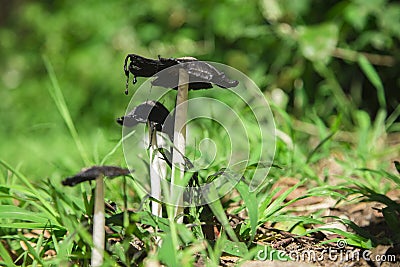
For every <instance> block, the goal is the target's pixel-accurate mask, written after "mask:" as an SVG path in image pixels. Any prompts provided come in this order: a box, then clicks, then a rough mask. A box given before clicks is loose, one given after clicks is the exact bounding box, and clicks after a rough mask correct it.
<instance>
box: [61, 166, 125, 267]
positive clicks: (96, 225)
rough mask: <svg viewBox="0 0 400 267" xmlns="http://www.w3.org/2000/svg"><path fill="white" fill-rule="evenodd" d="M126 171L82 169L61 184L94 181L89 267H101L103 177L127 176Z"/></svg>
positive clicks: (103, 232) (113, 168)
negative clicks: (91, 246) (91, 244)
mask: <svg viewBox="0 0 400 267" xmlns="http://www.w3.org/2000/svg"><path fill="white" fill-rule="evenodd" d="M129 174H130V171H129V170H128V169H124V168H120V167H115V166H93V167H90V168H87V169H83V170H82V171H81V172H79V173H78V174H76V175H74V176H72V177H68V178H67V179H65V180H64V181H62V184H63V185H64V186H75V185H77V184H79V183H82V182H85V181H91V180H96V187H95V202H94V213H93V234H92V236H93V250H92V259H91V266H102V264H103V258H104V239H105V229H104V228H105V217H104V181H103V178H104V177H105V176H107V177H110V178H113V177H117V176H126V175H129Z"/></svg>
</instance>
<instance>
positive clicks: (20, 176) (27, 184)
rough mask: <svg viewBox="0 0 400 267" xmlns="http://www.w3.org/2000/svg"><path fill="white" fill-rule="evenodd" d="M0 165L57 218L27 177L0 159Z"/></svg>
mask: <svg viewBox="0 0 400 267" xmlns="http://www.w3.org/2000/svg"><path fill="white" fill-rule="evenodd" d="M0 164H1V165H3V166H4V167H5V168H7V169H8V170H9V171H11V172H12V173H14V174H15V176H16V177H17V178H18V179H19V180H21V182H22V183H24V184H25V185H26V186H27V187H28V188H29V190H30V191H31V192H32V193H33V194H34V196H35V197H36V198H37V199H38V200H39V201H40V202H41V204H42V205H43V206H44V207H45V208H46V210H47V211H48V212H49V213H50V214H51V215H52V216H53V217H54V218H57V212H56V211H55V210H54V208H53V206H52V205H51V204H50V203H49V202H48V201H47V200H46V199H44V198H43V196H42V193H41V192H39V190H37V188H36V187H35V186H33V185H32V184H31V182H30V181H29V180H28V178H27V177H25V176H24V175H23V174H22V173H20V172H19V171H17V170H16V169H14V168H12V167H11V166H10V165H9V164H8V163H6V162H5V161H3V160H1V159H0Z"/></svg>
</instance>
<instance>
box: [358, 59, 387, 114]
mask: <svg viewBox="0 0 400 267" xmlns="http://www.w3.org/2000/svg"><path fill="white" fill-rule="evenodd" d="M357 61H358V64H359V65H360V68H361V69H362V71H363V72H364V74H365V75H366V76H367V78H368V80H369V81H370V82H371V83H372V85H373V86H374V87H375V89H376V93H377V95H378V102H379V106H380V107H381V109H386V99H385V90H384V88H383V84H382V80H381V78H380V77H379V74H378V73H377V72H376V70H375V68H374V67H373V66H372V64H371V63H370V62H369V61H368V59H367V58H366V57H365V56H364V55H362V54H359V56H358V60H357Z"/></svg>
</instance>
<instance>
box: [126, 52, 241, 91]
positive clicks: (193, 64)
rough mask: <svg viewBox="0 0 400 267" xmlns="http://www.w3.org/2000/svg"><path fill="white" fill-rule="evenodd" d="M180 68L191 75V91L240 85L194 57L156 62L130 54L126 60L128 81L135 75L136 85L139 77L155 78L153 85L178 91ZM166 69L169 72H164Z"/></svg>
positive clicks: (134, 81) (160, 58)
mask: <svg viewBox="0 0 400 267" xmlns="http://www.w3.org/2000/svg"><path fill="white" fill-rule="evenodd" d="M128 61H129V65H128ZM173 66H175V67H173ZM171 67H173V68H171ZM180 68H183V69H185V70H186V71H187V73H188V74H189V90H199V89H208V88H212V87H213V84H215V85H217V86H219V87H221V88H231V87H236V86H237V85H238V84H239V82H238V81H236V80H230V79H229V78H228V77H227V76H226V75H225V73H223V72H222V71H219V70H217V69H216V68H215V67H214V66H212V65H210V64H208V63H206V62H203V61H199V60H197V59H195V58H193V57H184V58H162V57H159V59H158V60H154V59H148V58H144V57H142V56H139V55H135V54H129V55H128V56H127V57H126V58H125V65H124V72H125V75H126V77H127V80H129V73H132V74H133V76H134V78H133V83H136V78H137V77H152V76H154V77H156V79H155V80H154V81H152V85H154V86H162V87H166V88H174V89H177V86H178V79H179V69H180ZM165 69H168V70H167V71H164V72H163V70H165ZM127 84H128V83H127Z"/></svg>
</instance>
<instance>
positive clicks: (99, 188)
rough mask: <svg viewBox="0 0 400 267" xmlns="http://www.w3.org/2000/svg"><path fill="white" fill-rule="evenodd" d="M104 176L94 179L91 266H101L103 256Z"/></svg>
mask: <svg viewBox="0 0 400 267" xmlns="http://www.w3.org/2000/svg"><path fill="white" fill-rule="evenodd" d="M103 178H104V176H103V175H99V176H98V177H97V178H96V187H95V200H94V214H93V250H92V261H91V265H92V266H93V267H95V266H101V265H102V264H103V256H104V238H105V231H104V227H105V218H104V179H103Z"/></svg>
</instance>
